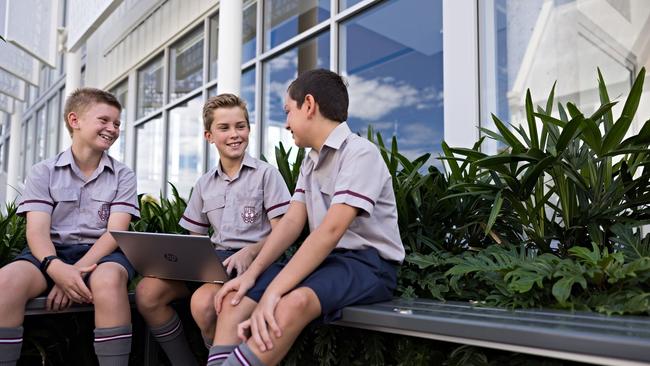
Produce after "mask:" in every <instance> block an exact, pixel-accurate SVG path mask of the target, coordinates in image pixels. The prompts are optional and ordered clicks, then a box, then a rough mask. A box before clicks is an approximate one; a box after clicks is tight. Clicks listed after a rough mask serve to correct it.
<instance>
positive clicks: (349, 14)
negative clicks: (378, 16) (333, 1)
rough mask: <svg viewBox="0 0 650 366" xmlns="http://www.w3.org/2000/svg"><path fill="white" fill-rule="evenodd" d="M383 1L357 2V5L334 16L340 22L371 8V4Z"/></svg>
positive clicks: (368, 0)
mask: <svg viewBox="0 0 650 366" xmlns="http://www.w3.org/2000/svg"><path fill="white" fill-rule="evenodd" d="M382 1H383V0H366V1H362V2H360V3H358V4H355V5H353V6H351V7H349V8H347V9H345V10H343V11H342V12H340V13H338V14H336V15H335V16H334V20H335V21H336V22H338V23H340V22H342V21H344V20H346V19H348V18H350V17H353V16H354V15H356V14H358V13H360V12H362V11H364V10H366V9H367V8H369V7H371V6H374V5H375V4H378V3H380V2H382ZM337 5H338V4H337Z"/></svg>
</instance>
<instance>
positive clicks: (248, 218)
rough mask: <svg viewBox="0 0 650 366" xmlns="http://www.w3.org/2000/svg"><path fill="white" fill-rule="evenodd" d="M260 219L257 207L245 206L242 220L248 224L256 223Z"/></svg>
mask: <svg viewBox="0 0 650 366" xmlns="http://www.w3.org/2000/svg"><path fill="white" fill-rule="evenodd" d="M258 217H260V213H259V212H255V206H245V207H244V212H242V213H241V218H242V220H244V222H245V223H247V224H252V223H254V222H255V221H256V220H257V218H258Z"/></svg>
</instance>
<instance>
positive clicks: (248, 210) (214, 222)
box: [179, 154, 291, 249]
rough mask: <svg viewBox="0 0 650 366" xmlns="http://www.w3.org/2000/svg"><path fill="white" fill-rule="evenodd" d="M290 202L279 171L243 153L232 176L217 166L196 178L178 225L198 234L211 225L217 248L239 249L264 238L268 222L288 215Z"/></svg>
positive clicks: (213, 240)
mask: <svg viewBox="0 0 650 366" xmlns="http://www.w3.org/2000/svg"><path fill="white" fill-rule="evenodd" d="M290 199H291V195H290V194H289V190H288V189H287V185H286V184H285V182H284V180H283V179H282V176H281V175H280V172H279V171H278V170H277V169H276V168H275V167H273V166H272V165H270V164H268V163H265V162H263V161H261V160H258V159H254V158H252V157H251V156H249V155H248V154H246V155H244V160H243V161H242V166H241V168H240V169H239V172H238V173H237V175H236V176H235V177H233V178H230V177H228V175H226V174H225V173H224V172H223V171H222V170H221V164H217V166H216V167H215V168H212V169H211V170H210V171H209V172H207V173H206V174H204V175H203V176H202V177H201V178H199V180H198V181H197V182H196V185H195V186H194V190H193V191H192V196H191V197H190V200H189V202H188V204H187V208H186V209H185V213H184V214H183V217H182V218H181V220H180V222H179V224H180V225H181V226H182V227H184V228H185V229H187V230H189V231H192V232H195V233H198V234H207V232H208V229H209V228H210V226H212V228H213V229H214V233H213V234H212V237H211V238H210V239H211V240H212V242H213V243H214V244H215V247H216V248H217V249H239V248H243V247H244V246H246V245H250V244H255V243H257V242H259V241H260V240H262V239H263V238H265V237H266V236H267V235H268V234H269V233H270V232H271V223H270V220H271V219H272V218H275V217H278V216H280V215H283V214H284V213H285V212H287V209H288V208H289V200H290Z"/></svg>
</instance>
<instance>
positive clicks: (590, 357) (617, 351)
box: [336, 299, 650, 366]
mask: <svg viewBox="0 0 650 366" xmlns="http://www.w3.org/2000/svg"><path fill="white" fill-rule="evenodd" d="M336 324H338V325H342V326H347V327H355V328H363V329H369V330H375V331H381V332H387V333H395V334H403V335H408V336H415V337H421V338H428V339H434V340H440V341H447V342H454V343H461V344H467V345H472V346H478V347H487V348H494V349H500V350H507V351H512V352H518V353H528V354H533V355H540V356H544V357H552V358H559V359H566V360H572V361H579V362H586V363H592V364H600V365H630V366H631V365H635V366H636V365H650V317H635V316H606V315H601V314H594V313H588V312H569V311H557V310H507V309H498V308H489V307H481V306H477V305H472V304H470V303H462V302H451V301H450V302H440V301H432V300H423V299H413V300H406V299H394V300H393V301H390V302H384V303H379V304H373V305H361V306H352V307H348V308H345V309H343V317H342V319H341V320H340V321H338V322H337V323H336Z"/></svg>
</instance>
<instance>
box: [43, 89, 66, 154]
mask: <svg viewBox="0 0 650 366" xmlns="http://www.w3.org/2000/svg"><path fill="white" fill-rule="evenodd" d="M60 104H61V103H60V102H59V94H58V93H56V94H54V97H53V98H52V99H50V101H49V102H48V106H47V110H48V113H49V114H50V116H49V118H48V120H49V121H48V123H47V154H46V155H45V157H46V158H51V157H53V156H54V155H56V153H57V150H58V146H57V143H58V141H59V136H58V129H59V126H62V124H61V117H60V116H61V114H62V113H60V112H59V105H60ZM61 128H65V127H61ZM65 132H66V133H67V132H68V130H65Z"/></svg>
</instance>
